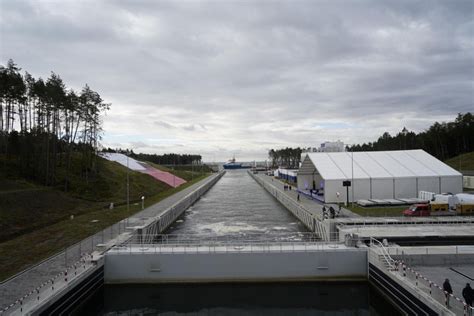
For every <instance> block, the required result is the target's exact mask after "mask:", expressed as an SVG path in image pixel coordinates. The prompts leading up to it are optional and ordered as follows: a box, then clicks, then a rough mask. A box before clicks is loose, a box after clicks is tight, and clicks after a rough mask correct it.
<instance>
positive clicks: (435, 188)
mask: <svg viewBox="0 0 474 316" xmlns="http://www.w3.org/2000/svg"><path fill="white" fill-rule="evenodd" d="M418 191H428V192H434V193H441V192H439V177H420V178H418Z"/></svg>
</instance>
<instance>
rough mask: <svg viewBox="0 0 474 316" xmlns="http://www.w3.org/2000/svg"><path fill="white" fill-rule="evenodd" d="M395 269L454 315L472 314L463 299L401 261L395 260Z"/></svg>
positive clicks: (470, 308)
mask: <svg viewBox="0 0 474 316" xmlns="http://www.w3.org/2000/svg"><path fill="white" fill-rule="evenodd" d="M397 266H398V268H397V271H396V273H398V274H399V275H401V276H402V277H403V278H404V279H405V280H407V281H408V282H410V283H411V284H412V285H415V287H416V288H417V289H419V290H422V291H423V292H425V293H426V294H429V296H430V297H431V298H433V299H434V300H436V301H437V302H439V303H440V304H443V305H444V306H446V307H447V308H448V309H449V310H451V311H452V312H454V313H455V314H456V315H473V312H474V308H473V307H472V306H468V305H467V304H466V302H465V301H464V299H462V298H459V297H457V296H455V295H453V294H449V293H448V292H446V291H444V290H443V287H442V285H440V284H437V283H436V282H434V281H432V280H430V279H428V278H427V277H425V276H423V275H422V274H421V273H419V272H417V271H416V270H414V269H413V268H411V267H409V266H407V265H406V264H405V263H403V261H397Z"/></svg>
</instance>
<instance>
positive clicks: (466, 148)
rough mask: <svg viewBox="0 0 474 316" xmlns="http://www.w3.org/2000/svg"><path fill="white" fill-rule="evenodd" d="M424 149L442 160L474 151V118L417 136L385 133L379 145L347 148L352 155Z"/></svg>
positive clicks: (462, 118)
mask: <svg viewBox="0 0 474 316" xmlns="http://www.w3.org/2000/svg"><path fill="white" fill-rule="evenodd" d="M405 149H423V150H425V151H426V152H428V153H430V154H431V155H433V156H435V157H436V158H438V159H440V160H443V161H444V160H446V159H449V158H452V157H455V156H457V155H460V154H463V153H468V152H472V151H474V116H473V115H472V114H471V113H470V112H468V113H465V114H462V113H459V114H458V115H457V117H456V119H455V120H454V121H451V122H442V123H439V122H435V123H434V124H432V125H431V126H430V127H429V128H428V129H427V130H425V131H423V132H420V133H415V132H413V131H408V130H407V129H406V128H405V127H404V128H403V129H402V130H401V131H400V132H398V133H397V134H396V135H394V136H392V135H390V134H389V133H388V132H385V133H384V134H383V135H382V136H380V137H379V138H378V139H377V140H376V141H374V142H369V143H364V144H362V145H359V144H358V145H353V146H349V147H347V150H348V151H377V150H405Z"/></svg>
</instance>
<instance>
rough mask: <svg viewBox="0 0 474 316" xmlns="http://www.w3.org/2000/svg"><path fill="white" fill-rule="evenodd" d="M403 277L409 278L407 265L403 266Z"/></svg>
mask: <svg viewBox="0 0 474 316" xmlns="http://www.w3.org/2000/svg"><path fill="white" fill-rule="evenodd" d="M403 276H404V277H406V276H407V266H406V265H405V264H403Z"/></svg>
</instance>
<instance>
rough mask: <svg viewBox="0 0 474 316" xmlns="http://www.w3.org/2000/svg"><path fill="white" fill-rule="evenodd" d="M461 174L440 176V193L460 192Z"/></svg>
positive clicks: (461, 184) (461, 185)
mask: <svg viewBox="0 0 474 316" xmlns="http://www.w3.org/2000/svg"><path fill="white" fill-rule="evenodd" d="M462 187H463V183H462V176H460V177H458V176H453V177H441V193H446V192H451V193H453V194H456V193H462V192H463V191H462Z"/></svg>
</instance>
